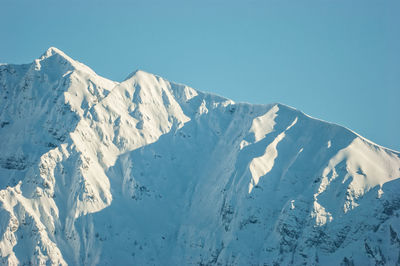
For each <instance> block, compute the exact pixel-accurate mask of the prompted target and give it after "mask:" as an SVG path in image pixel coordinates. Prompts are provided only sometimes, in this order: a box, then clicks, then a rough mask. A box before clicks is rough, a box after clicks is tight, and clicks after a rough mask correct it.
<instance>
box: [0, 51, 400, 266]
mask: <svg viewBox="0 0 400 266" xmlns="http://www.w3.org/2000/svg"><path fill="white" fill-rule="evenodd" d="M60 54H61V58H64V59H65V57H64V56H62V55H65V54H64V53H63V52H61V51H59V50H58V49H56V48H49V49H48V51H47V52H45V55H46V56H48V57H46V58H44V59H43V60H42V61H40V62H39V63H40V67H37V60H35V61H34V62H33V63H32V64H31V66H32V67H28V70H27V69H26V68H27V67H26V66H27V65H23V66H21V67H15V66H12V65H11V66H10V67H9V69H8V71H6V70H4V69H7V66H4V65H2V66H0V86H1V90H0V106H2V107H0V122H1V124H2V125H4V126H2V127H1V128H0V133H1V135H2V138H1V140H0V143H1V145H0V146H1V147H2V154H1V155H0V166H1V167H0V179H1V184H0V189H1V190H0V202H1V205H0V211H1V213H2V215H1V220H0V236H1V239H0V257H1V259H2V263H4V264H24V263H31V264H78V265H80V264H82V265H87V264H89V265H94V264H103V265H106V264H110V263H115V262H117V263H118V262H119V263H136V264H156V265H161V264H162V265H165V264H170V265H173V264H181V263H182V262H186V263H187V264H199V265H216V264H217V265H218V264H226V265H248V264H271V265H273V264H295V265H298V264H307V265H316V264H323V265H325V264H326V265H337V264H344V265H351V263H355V264H356V265H357V264H359V265H362V264H366V263H368V264H376V265H384V264H388V265H391V264H395V263H399V260H400V252H397V253H396V251H399V250H400V240H399V238H398V233H397V232H400V226H399V218H398V217H399V216H398V215H399V214H400V211H399V210H400V197H399V195H398V193H396V191H398V188H400V182H399V180H400V179H399V177H400V157H399V153H398V152H394V151H391V150H389V149H387V148H384V147H381V146H379V145H375V144H374V143H372V142H370V141H369V140H366V139H365V138H363V137H361V136H359V135H358V134H357V133H355V132H353V131H351V130H348V129H347V128H345V127H342V126H339V125H336V124H332V123H328V122H324V121H321V120H318V119H315V118H312V117H309V116H307V115H306V114H304V113H302V112H301V111H299V110H297V109H295V108H292V107H288V106H286V105H282V104H269V105H251V104H247V103H234V102H233V101H231V100H229V99H226V98H224V97H221V96H217V95H213V94H208V93H203V92H201V91H197V90H195V89H193V88H190V87H188V86H186V85H182V84H176V83H172V82H169V81H167V80H165V79H163V78H161V77H159V76H156V75H153V74H150V73H147V72H145V71H141V70H139V71H135V72H134V74H133V75H129V78H127V79H126V80H124V81H123V82H120V83H119V82H114V81H110V80H108V79H104V78H102V77H100V76H98V75H97V74H96V73H95V72H94V71H92V70H91V69H90V71H88V70H87V69H86V68H85V67H82V70H79V69H78V70H77V69H73V70H72V69H71V68H70V67H69V66H68V65H67V66H66V65H65V61H64V60H60V59H59V56H58V55H60ZM65 56H66V57H68V56H67V55H65ZM67 59H68V61H70V60H72V63H71V62H69V63H71V64H70V65H71V66H72V67H73V66H74V65H76V66H77V67H78V68H80V67H81V63H79V64H78V63H76V62H75V61H74V60H73V59H71V58H70V57H68V58H67ZM46 60H50V61H46ZM43 61H45V62H43ZM54 66H60V68H59V69H55V67H54ZM65 66H66V67H65ZM2 69H3V71H1V70H2ZM25 71H27V72H25ZM29 71H30V72H29ZM12 72H14V73H12ZM28 72H29V73H28ZM10 95H13V97H11V96H10ZM4 123H5V124H4ZM396 261H397V262H396Z"/></svg>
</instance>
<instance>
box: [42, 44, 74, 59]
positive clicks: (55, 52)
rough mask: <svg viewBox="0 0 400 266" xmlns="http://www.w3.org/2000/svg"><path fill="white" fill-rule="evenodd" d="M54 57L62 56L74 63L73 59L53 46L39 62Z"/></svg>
mask: <svg viewBox="0 0 400 266" xmlns="http://www.w3.org/2000/svg"><path fill="white" fill-rule="evenodd" d="M54 55H58V56H61V57H63V58H64V59H67V60H68V61H74V60H73V59H72V58H71V57H69V56H68V55H66V54H65V53H64V52H63V51H61V50H60V49H58V48H56V47H53V46H52V47H50V48H49V49H47V50H46V52H44V53H43V54H42V56H41V57H40V58H39V60H44V59H47V58H49V57H52V56H54Z"/></svg>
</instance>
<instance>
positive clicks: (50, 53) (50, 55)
mask: <svg viewBox="0 0 400 266" xmlns="http://www.w3.org/2000/svg"><path fill="white" fill-rule="evenodd" d="M34 63H35V68H36V69H41V68H42V65H48V64H50V65H51V66H52V68H53V67H56V68H58V66H61V67H62V68H63V69H65V67H67V69H69V70H72V69H79V70H81V71H84V72H88V73H90V74H95V75H97V74H96V73H95V72H94V71H93V70H92V69H91V68H90V67H88V66H86V65H85V64H82V63H81V62H79V61H76V60H74V59H73V58H71V57H69V56H68V55H67V54H66V53H64V52H63V51H61V50H60V49H58V48H56V47H54V46H52V47H50V48H48V49H47V50H46V52H44V53H43V54H42V55H41V56H40V58H39V59H36V60H35V61H34Z"/></svg>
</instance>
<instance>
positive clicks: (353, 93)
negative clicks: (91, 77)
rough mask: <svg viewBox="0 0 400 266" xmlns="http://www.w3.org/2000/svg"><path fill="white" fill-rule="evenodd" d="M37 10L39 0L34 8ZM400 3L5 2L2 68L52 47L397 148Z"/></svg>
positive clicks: (0, 10)
mask: <svg viewBox="0 0 400 266" xmlns="http://www.w3.org/2000/svg"><path fill="white" fill-rule="evenodd" d="M39 3H40V4H39ZM399 14H400V1H397V0H396V1H394V0H384V1H382V0H375V1H371V0H318V1H300V0H299V1H297V0H296V1H294V0H292V1H286V0H279V1H278V0H276V1H268V0H263V1H219V0H214V1H208V0H202V1H197V0H196V1H193V0H186V1H175V0H172V1H165V0H163V1H152V0H146V1H119V0H117V1H103V0H97V1H73V0H71V1H64V2H63V3H61V1H49V0H42V1H31V0H29V1H27V0H24V1H22V0H21V1H11V0H7V1H1V2H0V19H1V21H2V24H1V31H0V62H7V63H27V62H31V61H32V60H33V59H34V58H37V57H39V56H40V54H41V53H43V52H44V51H45V50H46V49H47V48H48V47H50V46H55V47H57V48H59V49H61V50H63V51H64V52H65V53H67V54H68V55H70V56H71V57H73V58H75V59H77V60H79V61H81V62H83V63H85V64H86V65H88V66H90V67H91V68H93V69H94V70H95V71H96V72H97V73H98V74H100V75H103V76H105V77H107V78H110V79H113V80H117V81H121V80H123V79H124V78H125V77H126V76H127V75H128V74H129V73H130V72H132V71H134V70H135V69H143V70H146V71H148V72H152V73H155V74H158V75H160V76H163V77H165V78H166V79H168V80H171V81H176V82H179V83H185V84H188V85H190V86H192V87H194V88H196V89H200V90H203V91H208V92H214V93H217V94H220V95H223V96H226V97H228V98H231V99H233V100H235V101H238V102H243V101H244V102H250V103H271V102H281V103H284V104H288V105H290V106H293V107H296V108H298V109H300V110H302V111H304V112H305V113H307V114H309V115H311V116H314V117H317V118H320V119H323V120H327V121H330V122H334V123H338V124H341V125H344V126H346V127H348V128H351V129H353V130H355V131H356V132H358V133H359V134H361V135H363V136H365V137H366V138H368V139H370V140H372V141H374V142H376V143H378V144H381V145H383V146H386V147H389V148H392V149H395V150H400V15H399Z"/></svg>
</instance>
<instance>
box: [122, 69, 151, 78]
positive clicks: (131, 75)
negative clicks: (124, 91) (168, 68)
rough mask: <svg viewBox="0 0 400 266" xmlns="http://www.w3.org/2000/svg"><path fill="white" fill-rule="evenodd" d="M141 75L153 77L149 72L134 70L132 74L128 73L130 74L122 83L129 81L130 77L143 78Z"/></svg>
mask: <svg viewBox="0 0 400 266" xmlns="http://www.w3.org/2000/svg"><path fill="white" fill-rule="evenodd" d="M143 75H153V74H151V73H149V72H146V71H144V70H141V69H136V70H135V71H133V72H132V73H130V74H129V75H128V76H127V77H126V78H125V79H124V81H126V80H129V79H131V78H132V77H137V76H143Z"/></svg>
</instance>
